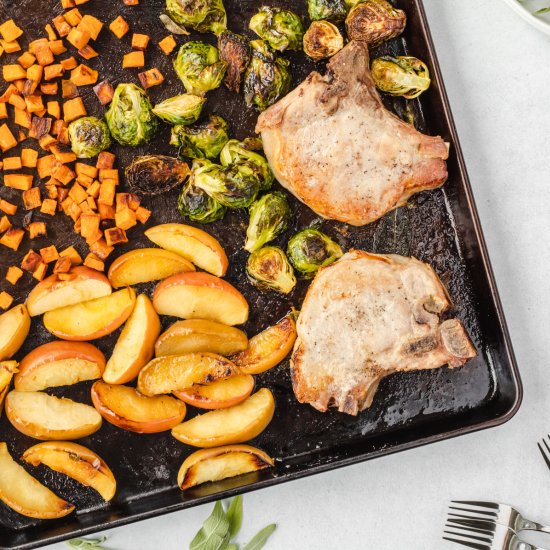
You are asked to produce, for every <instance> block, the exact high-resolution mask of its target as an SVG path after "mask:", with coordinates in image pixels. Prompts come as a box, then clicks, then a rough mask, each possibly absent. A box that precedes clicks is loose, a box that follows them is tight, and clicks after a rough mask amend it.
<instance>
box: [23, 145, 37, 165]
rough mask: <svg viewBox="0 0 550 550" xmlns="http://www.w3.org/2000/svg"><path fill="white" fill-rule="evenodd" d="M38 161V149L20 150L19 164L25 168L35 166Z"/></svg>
mask: <svg viewBox="0 0 550 550" xmlns="http://www.w3.org/2000/svg"><path fill="white" fill-rule="evenodd" d="M37 161H38V151H35V150H34V149H22V150H21V165H22V166H24V167H25V168H36V163H37Z"/></svg>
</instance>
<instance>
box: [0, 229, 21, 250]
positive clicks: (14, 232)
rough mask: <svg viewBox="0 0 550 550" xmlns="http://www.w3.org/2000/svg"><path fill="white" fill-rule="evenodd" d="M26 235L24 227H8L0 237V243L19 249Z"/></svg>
mask: <svg viewBox="0 0 550 550" xmlns="http://www.w3.org/2000/svg"><path fill="white" fill-rule="evenodd" d="M24 236H25V230H24V229H16V228H11V229H8V230H7V231H6V232H5V233H4V234H3V235H2V237H1V238H0V244H3V245H4V246H7V247H8V248H11V249H12V250H17V249H18V248H19V245H20V244H21V241H22V240H23V237H24Z"/></svg>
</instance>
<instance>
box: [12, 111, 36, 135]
mask: <svg viewBox="0 0 550 550" xmlns="http://www.w3.org/2000/svg"><path fill="white" fill-rule="evenodd" d="M14 113H15V114H14V117H13V122H15V124H17V125H18V126H22V127H23V128H26V129H27V130H29V129H30V127H31V121H32V115H31V114H30V113H27V111H26V110H22V109H18V108H17V107H16V108H15V111H14Z"/></svg>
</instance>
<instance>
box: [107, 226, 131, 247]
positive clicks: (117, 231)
mask: <svg viewBox="0 0 550 550" xmlns="http://www.w3.org/2000/svg"><path fill="white" fill-rule="evenodd" d="M105 242H106V243H107V245H108V246H114V245H117V244H120V243H127V242H128V237H127V236H126V231H124V229H121V228H120V227H111V228H109V229H106V230H105Z"/></svg>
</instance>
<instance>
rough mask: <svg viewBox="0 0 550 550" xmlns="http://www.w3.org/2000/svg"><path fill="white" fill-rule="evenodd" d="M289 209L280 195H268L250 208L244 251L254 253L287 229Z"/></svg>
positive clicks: (283, 197) (276, 193) (284, 198)
mask: <svg viewBox="0 0 550 550" xmlns="http://www.w3.org/2000/svg"><path fill="white" fill-rule="evenodd" d="M289 219H290V207H289V205H288V202H287V200H286V197H285V196H284V195H283V194H282V193H278V192H275V193H268V194H267V195H264V196H263V197H261V198H260V199H258V200H257V201H256V202H254V204H252V206H251V207H250V222H249V224H248V229H247V230H246V242H245V244H244V248H245V250H248V252H254V251H255V250H258V249H259V248H261V247H262V246H263V245H264V244H266V243H268V242H269V241H272V240H273V239H274V238H275V237H277V235H280V234H281V233H282V232H283V231H284V230H285V229H286V227H287V225H288V221H289Z"/></svg>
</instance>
